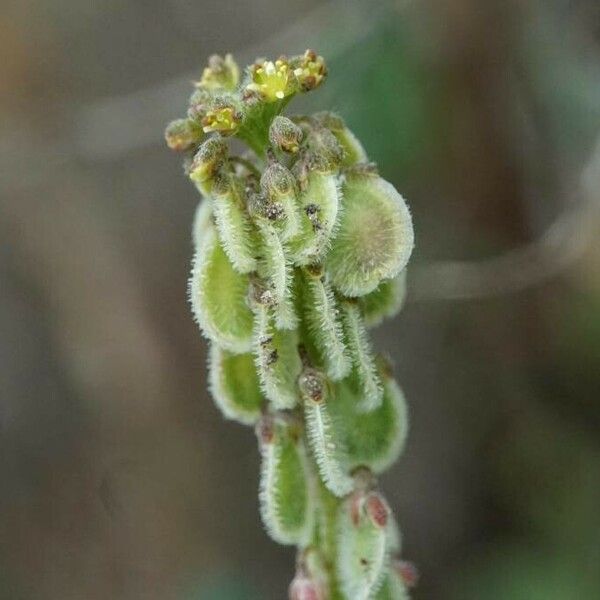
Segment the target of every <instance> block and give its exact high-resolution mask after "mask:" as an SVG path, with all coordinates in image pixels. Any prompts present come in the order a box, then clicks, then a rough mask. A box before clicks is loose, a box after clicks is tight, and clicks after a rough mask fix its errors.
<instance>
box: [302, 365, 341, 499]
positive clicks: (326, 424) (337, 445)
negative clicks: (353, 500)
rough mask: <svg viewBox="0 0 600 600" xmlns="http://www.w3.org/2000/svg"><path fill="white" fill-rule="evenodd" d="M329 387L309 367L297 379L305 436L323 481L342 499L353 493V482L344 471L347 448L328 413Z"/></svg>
mask: <svg viewBox="0 0 600 600" xmlns="http://www.w3.org/2000/svg"><path fill="white" fill-rule="evenodd" d="M328 387H329V386H328V384H327V380H326V379H325V377H324V376H323V374H322V373H320V372H319V371H317V370H316V369H312V368H306V369H304V371H303V372H302V375H300V377H299V378H298V388H299V389H300V395H301V396H302V399H303V401H304V418H305V422H306V434H307V437H308V441H309V445H310V448H311V450H312V453H313V456H314V458H315V461H316V463H317V466H318V468H319V474H320V476H321V480H322V481H323V483H324V484H325V486H326V487H327V489H328V490H329V491H330V492H331V493H332V494H334V495H335V496H339V497H341V496H345V495H346V494H348V493H349V492H350V491H351V490H352V485H353V482H352V478H351V477H350V476H349V475H348V473H347V472H346V471H345V469H344V465H345V463H346V462H347V461H346V458H345V452H344V448H343V445H342V443H341V441H340V439H339V436H338V432H337V429H336V427H335V426H334V423H333V421H332V420H331V416H330V414H329V407H328V402H327V398H328Z"/></svg>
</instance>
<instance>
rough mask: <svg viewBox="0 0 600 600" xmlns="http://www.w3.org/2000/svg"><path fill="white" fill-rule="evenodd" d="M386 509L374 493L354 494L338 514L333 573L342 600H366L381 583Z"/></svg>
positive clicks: (386, 557)
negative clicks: (334, 570)
mask: <svg viewBox="0 0 600 600" xmlns="http://www.w3.org/2000/svg"><path fill="white" fill-rule="evenodd" d="M388 514H389V508H388V506H387V503H386V502H385V500H383V498H382V497H381V496H380V495H379V494H378V493H376V492H371V493H369V494H366V495H364V494H362V493H361V492H355V493H354V494H352V495H351V496H350V497H349V498H348V499H346V500H345V501H344V502H343V503H342V504H341V505H340V508H339V513H338V544H337V560H336V572H337V576H338V581H339V583H340V587H341V589H342V592H343V593H344V596H345V598H347V599H348V600H350V599H352V600H368V598H372V597H373V596H374V595H375V594H376V593H377V592H378V590H379V588H380V587H381V585H382V583H383V579H384V577H385V573H386V564H387V560H388V550H387V545H386V524H387V516H388Z"/></svg>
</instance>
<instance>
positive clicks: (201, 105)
mask: <svg viewBox="0 0 600 600" xmlns="http://www.w3.org/2000/svg"><path fill="white" fill-rule="evenodd" d="M212 99H213V96H212V94H211V93H210V92H209V91H208V90H205V89H202V88H199V89H196V90H194V91H193V93H192V95H191V96H190V99H189V101H188V111H187V116H188V118H189V119H192V120H193V121H194V122H196V123H198V124H201V123H202V119H203V118H204V116H205V115H206V112H207V111H208V109H209V108H210V106H211V103H212Z"/></svg>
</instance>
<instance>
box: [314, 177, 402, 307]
mask: <svg viewBox="0 0 600 600" xmlns="http://www.w3.org/2000/svg"><path fill="white" fill-rule="evenodd" d="M342 194H343V206H344V210H343V211H342V214H341V217H340V223H339V229H338V231H337V234H336V237H335V244H333V245H332V247H331V250H330V251H329V253H328V254H327V256H326V259H325V264H326V268H327V270H328V272H329V274H330V276H331V280H332V282H333V285H334V286H335V287H336V288H337V289H338V290H339V291H340V292H341V293H342V294H344V295H345V296H363V295H365V294H368V293H369V292H372V291H373V290H374V289H375V288H376V287H377V286H378V285H379V284H380V282H381V281H382V280H383V279H389V278H391V277H395V276H396V275H397V274H398V273H399V272H400V271H401V270H402V269H403V268H404V267H405V266H406V263H407V262H408V259H409V258H410V254H411V252H412V249H413V244H414V237H413V227H412V221H411V217H410V213H409V211H408V207H407V206H406V203H405V202H404V200H403V199H402V196H400V194H399V193H398V192H397V191H396V189H395V188H394V186H393V185H392V184H391V183H388V182H387V181H385V180H384V179H382V178H381V177H379V176H378V175H375V174H373V173H366V172H353V173H349V174H348V175H347V176H346V178H345V181H344V182H343V185H342Z"/></svg>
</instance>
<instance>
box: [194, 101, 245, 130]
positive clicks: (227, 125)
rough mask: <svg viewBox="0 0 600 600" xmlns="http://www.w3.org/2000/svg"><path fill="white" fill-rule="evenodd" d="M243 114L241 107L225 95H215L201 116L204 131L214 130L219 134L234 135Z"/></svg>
mask: <svg viewBox="0 0 600 600" xmlns="http://www.w3.org/2000/svg"><path fill="white" fill-rule="evenodd" d="M243 117H244V115H243V113H242V111H241V109H240V108H239V107H238V106H237V105H236V103H235V102H233V101H232V100H231V99H230V98H227V97H217V98H215V99H214V100H213V102H212V104H211V106H210V108H208V110H207V111H206V113H205V114H204V116H203V117H202V129H203V131H204V132H205V133H210V132H211V131H216V132H217V133H220V134H221V135H225V136H227V135H234V134H235V133H236V132H237V130H238V129H239V128H240V124H241V122H242V119H243Z"/></svg>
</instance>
